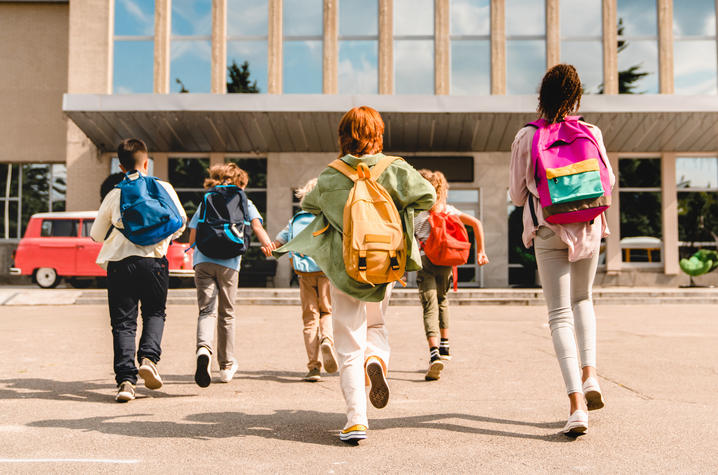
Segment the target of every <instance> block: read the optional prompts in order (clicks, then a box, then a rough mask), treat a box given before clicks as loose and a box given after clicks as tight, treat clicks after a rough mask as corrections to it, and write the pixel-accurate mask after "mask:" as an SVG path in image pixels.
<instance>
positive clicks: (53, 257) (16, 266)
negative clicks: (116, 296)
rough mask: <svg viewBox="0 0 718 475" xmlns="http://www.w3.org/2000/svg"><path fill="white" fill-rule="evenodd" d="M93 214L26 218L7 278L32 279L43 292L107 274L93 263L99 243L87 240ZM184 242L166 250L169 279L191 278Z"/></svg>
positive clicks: (189, 255)
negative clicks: (20, 276) (13, 276)
mask: <svg viewBox="0 0 718 475" xmlns="http://www.w3.org/2000/svg"><path fill="white" fill-rule="evenodd" d="M96 217H97V211H77V212H57V213H39V214H34V215H32V217H31V218H30V222H29V223H28V225H27V229H26V230H25V235H24V236H23V238H22V239H21V240H20V244H19V245H18V247H17V249H16V250H15V251H14V252H13V265H12V267H11V268H10V274H11V275H29V276H32V280H33V282H34V283H36V284H37V285H39V286H40V287H42V288H44V289H47V288H52V287H56V286H57V285H58V284H59V283H60V281H61V280H62V279H63V278H65V279H68V281H69V282H70V284H71V285H73V286H75V287H87V286H89V285H90V283H91V282H92V279H93V278H96V277H106V276H107V273H106V272H105V270H103V269H102V268H101V267H100V266H98V265H97V264H96V263H95V261H96V259H97V255H98V254H99V253H100V248H101V247H102V243H99V242H95V241H93V240H92V238H91V237H90V228H91V227H92V223H93V222H94V221H95V218H96ZM188 247H189V245H188V244H186V243H179V242H176V241H175V242H172V244H171V245H170V247H169V249H168V251H167V260H168V261H169V271H170V278H172V279H174V280H175V282H176V279H177V278H186V277H193V276H194V270H193V269H192V251H189V252H185V250H187V248H188Z"/></svg>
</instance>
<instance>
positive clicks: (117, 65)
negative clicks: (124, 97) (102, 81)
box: [112, 0, 155, 94]
mask: <svg viewBox="0 0 718 475" xmlns="http://www.w3.org/2000/svg"><path fill="white" fill-rule="evenodd" d="M154 27H155V2H154V0H148V1H144V2H135V1H132V0H117V1H116V2H115V24H114V42H113V43H114V52H113V75H112V91H113V92H114V93H115V94H133V93H151V92H152V91H153V89H154V82H153V74H154V71H153V69H154Z"/></svg>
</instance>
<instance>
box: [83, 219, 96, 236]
mask: <svg viewBox="0 0 718 475" xmlns="http://www.w3.org/2000/svg"><path fill="white" fill-rule="evenodd" d="M94 222H95V220H94V219H85V220H83V221H82V237H90V230H92V224H93V223H94Z"/></svg>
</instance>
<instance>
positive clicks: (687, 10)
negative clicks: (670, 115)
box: [673, 0, 716, 94]
mask: <svg viewBox="0 0 718 475" xmlns="http://www.w3.org/2000/svg"><path fill="white" fill-rule="evenodd" d="M673 34H674V38H675V44H674V45H673V71H674V73H673V74H674V78H675V90H676V93H677V94H715V93H716V3H715V1H714V0H691V1H690V2H686V1H683V2H673Z"/></svg>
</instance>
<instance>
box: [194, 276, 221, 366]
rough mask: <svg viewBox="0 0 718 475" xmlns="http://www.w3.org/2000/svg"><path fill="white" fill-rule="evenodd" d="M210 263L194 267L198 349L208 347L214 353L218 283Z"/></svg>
mask: <svg viewBox="0 0 718 475" xmlns="http://www.w3.org/2000/svg"><path fill="white" fill-rule="evenodd" d="M213 270H214V269H213V267H212V265H211V263H209V262H202V263H201V264H197V265H196V266H194V283H195V286H196V287H197V305H198V306H199V317H198V318H197V349H199V348H201V347H203V346H204V347H206V348H207V349H208V350H209V351H210V353H212V344H213V342H214V329H215V328H216V326H217V281H216V280H215V275H214V272H213Z"/></svg>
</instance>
